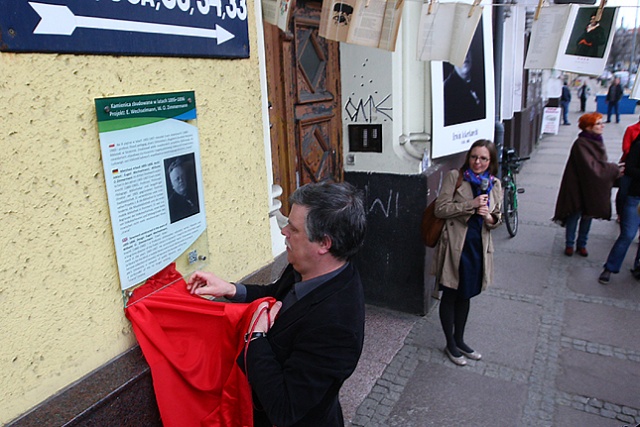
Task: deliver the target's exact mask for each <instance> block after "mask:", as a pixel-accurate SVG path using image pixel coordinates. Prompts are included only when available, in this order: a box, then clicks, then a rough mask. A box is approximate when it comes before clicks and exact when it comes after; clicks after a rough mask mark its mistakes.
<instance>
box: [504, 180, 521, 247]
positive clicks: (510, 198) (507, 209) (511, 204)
mask: <svg viewBox="0 0 640 427" xmlns="http://www.w3.org/2000/svg"><path fill="white" fill-rule="evenodd" d="M516 197H518V195H517V193H516V189H515V186H514V185H513V184H512V183H509V184H508V185H506V186H505V189H504V222H505V225H506V226H507V231H508V232H509V235H510V236H511V237H515V235H516V233H517V232H518V204H517V202H516Z"/></svg>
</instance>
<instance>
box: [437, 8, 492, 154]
mask: <svg viewBox="0 0 640 427" xmlns="http://www.w3.org/2000/svg"><path fill="white" fill-rule="evenodd" d="M486 9H487V10H483V12H482V19H481V20H480V22H479V23H478V26H477V28H476V31H475V33H474V35H473V38H472V40H471V44H470V46H469V49H468V50H467V53H466V56H465V59H464V62H463V63H462V65H461V66H455V65H453V64H450V63H448V62H442V61H432V62H431V91H432V103H433V105H432V110H433V121H432V126H433V129H432V133H433V138H432V147H431V150H432V153H431V157H432V158H437V157H443V156H448V155H451V154H455V153H459V152H462V151H466V150H467V149H468V148H469V146H470V145H471V144H472V143H473V142H474V141H476V140H477V139H482V138H484V139H490V140H493V131H494V123H493V122H494V120H495V118H494V114H495V113H494V111H495V109H494V102H493V100H494V82H493V59H492V58H493V48H492V36H491V8H486Z"/></svg>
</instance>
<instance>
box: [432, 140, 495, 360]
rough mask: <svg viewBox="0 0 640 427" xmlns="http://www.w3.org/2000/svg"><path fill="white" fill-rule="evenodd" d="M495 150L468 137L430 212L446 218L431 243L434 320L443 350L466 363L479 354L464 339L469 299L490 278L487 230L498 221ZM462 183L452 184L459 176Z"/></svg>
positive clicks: (489, 231) (490, 254)
mask: <svg viewBox="0 0 640 427" xmlns="http://www.w3.org/2000/svg"><path fill="white" fill-rule="evenodd" d="M497 173H498V155H497V151H496V147H495V145H494V144H493V143H492V142H491V141H488V140H486V139H481V140H478V141H476V142H474V143H473V144H472V145H471V148H470V149H469V151H468V152H467V156H466V159H465V163H464V165H463V167H462V168H461V169H460V170H453V171H451V172H450V173H449V174H448V175H447V176H446V178H445V180H444V182H443V184H442V189H441V191H440V194H439V195H438V198H437V199H436V205H435V215H436V216H437V217H438V218H446V222H445V226H444V229H443V230H442V235H441V236H440V240H439V241H438V244H437V245H436V248H435V256H434V258H433V264H432V266H431V273H432V274H434V275H435V276H436V283H438V284H439V285H440V290H442V298H441V300H440V322H441V324H442V329H443V331H444V335H445V338H446V340H447V346H446V347H445V349H444V352H445V354H446V355H447V357H448V358H449V359H450V360H451V361H452V362H453V363H455V364H456V365H460V366H463V365H466V364H467V362H466V360H465V359H464V357H463V356H465V357H467V358H469V359H471V360H479V359H480V358H481V357H482V356H481V355H480V353H478V352H477V351H474V350H473V349H472V348H471V347H469V346H468V345H467V344H466V343H465V341H464V330H465V327H466V323H467V317H468V315H469V307H470V299H471V298H472V297H474V296H476V295H478V294H479V293H480V292H481V291H482V290H484V289H486V287H487V285H488V284H489V283H490V282H491V281H492V279H493V242H492V240H491V230H493V229H494V228H496V227H498V226H499V225H500V224H501V223H502V214H501V212H502V187H501V184H500V180H499V179H497V178H496V177H495V175H497ZM460 174H462V183H461V184H460V186H459V187H457V185H456V183H457V182H458V177H459V175H460Z"/></svg>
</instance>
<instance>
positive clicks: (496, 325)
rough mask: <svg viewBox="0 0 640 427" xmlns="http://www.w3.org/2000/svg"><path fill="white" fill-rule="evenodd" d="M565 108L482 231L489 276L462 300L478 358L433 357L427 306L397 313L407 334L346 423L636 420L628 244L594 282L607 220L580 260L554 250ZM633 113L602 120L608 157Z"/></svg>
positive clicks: (560, 234) (639, 312)
mask: <svg viewBox="0 0 640 427" xmlns="http://www.w3.org/2000/svg"><path fill="white" fill-rule="evenodd" d="M574 98H577V97H576V96H574ZM577 105H578V104H577V102H574V103H573V105H572V110H573V111H572V112H571V113H570V119H571V121H572V123H573V124H572V125H571V126H560V131H559V133H558V135H545V136H543V138H542V139H541V141H540V143H539V145H538V146H537V147H536V149H535V150H534V152H533V153H532V158H531V160H529V161H528V162H526V163H525V165H524V167H523V168H522V171H521V173H520V174H519V176H518V184H519V186H522V187H524V188H525V189H526V192H525V193H524V194H521V195H520V198H519V202H520V229H519V231H518V235H517V236H516V237H515V238H510V237H509V236H508V234H507V232H506V230H505V228H504V227H502V228H501V229H499V230H496V231H495V232H494V245H495V255H494V259H495V281H494V284H493V286H492V287H490V288H489V289H488V290H487V291H486V292H484V293H483V294H482V295H480V296H478V297H477V298H474V299H473V300H472V303H471V313H470V318H469V322H468V326H467V332H466V341H467V342H468V343H469V344H470V345H471V346H472V347H473V348H475V349H477V350H478V351H480V352H481V353H482V354H483V359H482V360H480V361H477V362H474V361H469V363H468V365H467V366H465V367H458V366H455V365H453V364H452V363H451V362H450V361H449V360H448V359H447V358H446V357H445V356H444V354H443V351H442V349H443V347H444V337H443V336H442V332H441V329H440V322H439V318H438V314H437V312H438V310H437V306H435V307H434V309H432V310H431V312H430V313H429V314H428V315H427V316H425V317H423V318H414V319H413V320H410V319H409V320H408V319H405V320H406V321H407V322H410V323H408V324H407V323H405V324H404V325H405V326H406V329H407V331H408V334H407V335H406V337H405V338H404V341H403V342H402V343H401V344H400V345H399V346H398V348H399V349H398V351H397V352H396V353H395V354H393V355H392V356H390V357H389V359H388V363H387V362H380V375H379V377H378V378H377V379H376V380H375V382H374V383H373V384H372V385H371V386H370V391H368V392H367V394H366V397H364V398H363V399H360V401H361V403H359V404H358V406H357V408H356V409H355V410H354V414H353V416H351V417H348V418H349V419H350V421H351V425H352V426H363V427H364V426H366V427H377V426H402V427H411V426H416V427H422V426H452V425H466V426H492V427H495V426H541V427H542V426H605V427H607V426H612V427H614V426H618V427H620V426H624V425H628V426H634V425H638V424H640V283H638V282H636V281H635V279H633V277H632V276H631V274H630V273H629V268H630V267H631V263H632V262H633V257H634V255H635V251H636V248H637V243H633V244H632V246H631V247H630V249H629V252H628V254H627V257H626V259H625V263H624V264H623V270H622V271H621V273H620V274H617V275H613V276H612V279H611V283H610V284H609V285H607V286H603V285H600V284H599V283H598V281H597V278H598V275H599V273H600V271H601V269H602V265H603V263H604V261H605V259H606V257H607V254H608V252H609V249H610V248H611V246H612V244H613V242H614V241H615V239H616V238H617V231H618V229H617V224H616V223H615V221H594V223H593V225H592V228H591V233H590V239H589V245H588V248H589V252H590V255H589V257H586V258H585V257H581V256H578V255H577V254H576V255H574V256H573V257H567V256H565V255H564V254H563V250H564V229H563V228H561V227H559V226H557V225H555V224H554V223H552V222H551V221H550V218H551V216H552V215H553V209H554V205H555V199H556V196H557V191H558V187H559V183H560V179H561V176H562V172H563V170H564V166H565V163H566V159H567V156H568V153H569V148H570V146H571V144H572V142H573V141H574V140H575V137H576V136H577V133H578V132H579V130H578V128H577V122H578V117H579V113H578V112H576V110H577ZM592 105H595V103H593V104H591V103H590V106H592ZM636 120H637V116H635V115H633V116H632V115H623V116H622V122H621V123H620V124H615V123H612V124H607V125H606V128H605V133H604V139H605V144H606V145H607V150H608V153H609V158H610V160H611V161H617V159H618V158H619V156H620V151H621V150H620V144H621V141H622V135H623V133H624V129H625V128H626V126H627V125H629V124H631V123H634V122H635V121H636ZM614 194H615V191H614ZM407 325H408V326H407ZM360 401H359V402H360ZM345 412H346V411H345Z"/></svg>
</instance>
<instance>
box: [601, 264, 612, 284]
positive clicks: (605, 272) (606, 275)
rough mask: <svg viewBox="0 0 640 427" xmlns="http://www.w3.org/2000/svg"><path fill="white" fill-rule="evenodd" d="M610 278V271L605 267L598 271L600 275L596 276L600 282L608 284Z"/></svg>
mask: <svg viewBox="0 0 640 427" xmlns="http://www.w3.org/2000/svg"><path fill="white" fill-rule="evenodd" d="M610 280H611V272H610V271H609V270H607V269H606V268H605V269H604V270H602V273H600V277H598V282H600V283H602V284H603V285H608V284H609V281H610Z"/></svg>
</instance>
